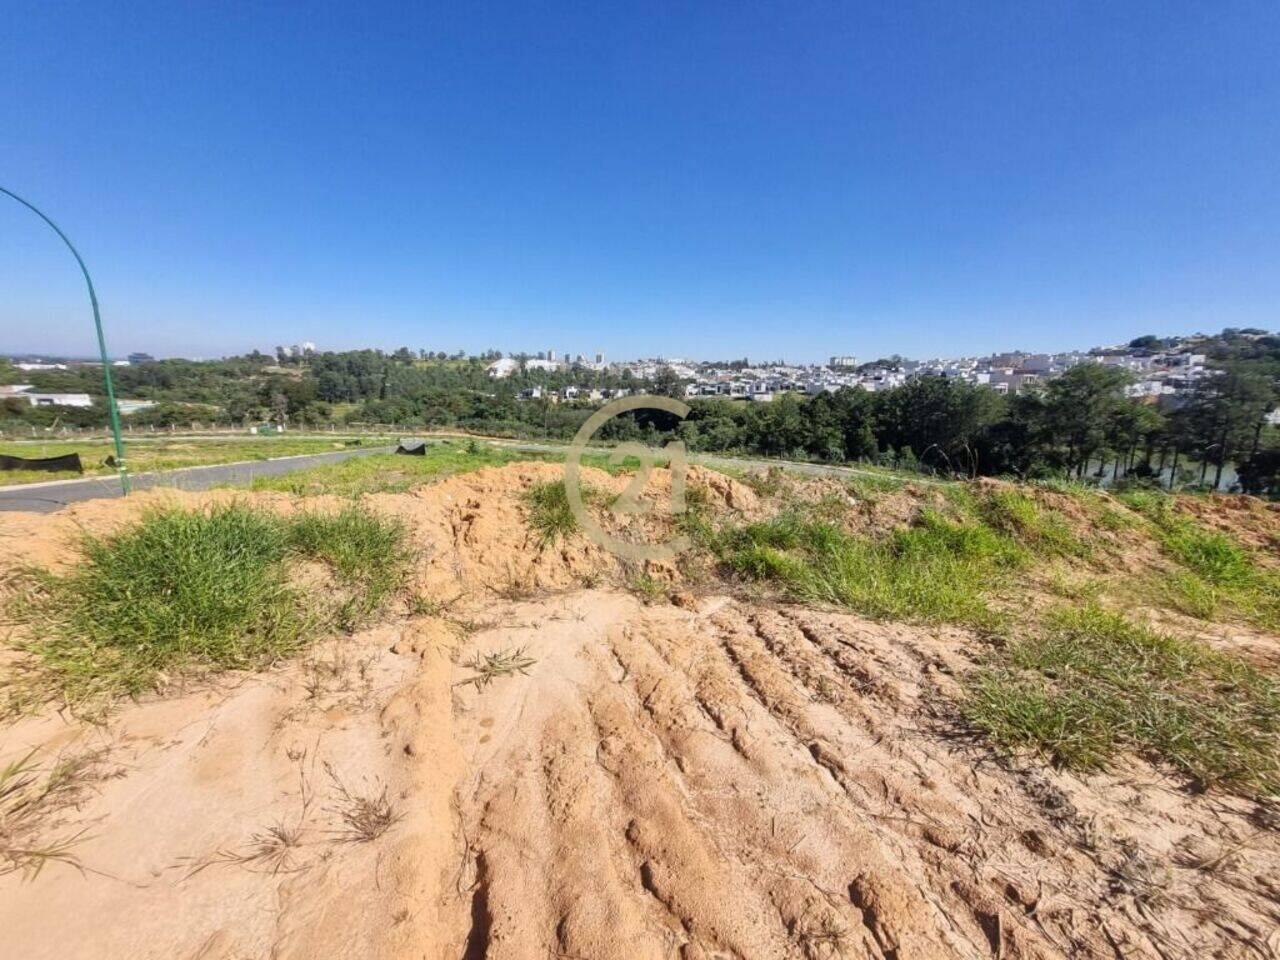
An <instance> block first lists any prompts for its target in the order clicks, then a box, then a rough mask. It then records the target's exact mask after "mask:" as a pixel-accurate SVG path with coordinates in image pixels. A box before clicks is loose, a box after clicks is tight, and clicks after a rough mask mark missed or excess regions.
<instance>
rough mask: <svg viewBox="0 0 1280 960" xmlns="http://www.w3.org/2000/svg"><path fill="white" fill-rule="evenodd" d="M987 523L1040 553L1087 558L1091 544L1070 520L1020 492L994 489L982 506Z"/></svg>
mask: <svg viewBox="0 0 1280 960" xmlns="http://www.w3.org/2000/svg"><path fill="white" fill-rule="evenodd" d="M978 511H979V514H980V515H981V517H982V519H983V521H984V522H985V523H987V524H988V525H989V526H991V527H992V528H994V529H995V530H997V531H999V532H1000V533H1002V534H1004V535H1006V536H1009V537H1012V538H1014V539H1016V540H1017V541H1018V542H1019V543H1023V544H1025V545H1027V546H1028V547H1030V548H1031V549H1032V550H1034V551H1036V552H1038V553H1048V554H1055V555H1058V556H1069V557H1087V556H1089V554H1090V552H1091V550H1090V547H1089V544H1088V543H1086V542H1085V541H1084V540H1082V539H1080V538H1079V537H1078V536H1076V535H1075V534H1074V533H1073V532H1072V531H1071V528H1070V527H1069V526H1068V525H1067V523H1066V521H1065V520H1064V519H1063V518H1062V517H1061V516H1060V515H1058V514H1056V513H1054V512H1052V511H1051V510H1047V509H1045V508H1044V507H1042V506H1041V505H1040V504H1039V503H1037V502H1036V501H1035V499H1034V498H1032V497H1030V496H1028V495H1027V494H1025V493H1023V492H1021V491H1019V490H993V491H991V492H990V493H989V494H987V496H986V497H985V498H984V500H983V501H982V503H981V504H980V505H979V506H978Z"/></svg>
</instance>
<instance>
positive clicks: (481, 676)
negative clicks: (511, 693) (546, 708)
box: [456, 647, 538, 690]
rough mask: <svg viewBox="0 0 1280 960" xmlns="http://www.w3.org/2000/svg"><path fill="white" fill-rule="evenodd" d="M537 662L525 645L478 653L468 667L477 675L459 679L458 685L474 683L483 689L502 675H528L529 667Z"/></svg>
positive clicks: (479, 688)
mask: <svg viewBox="0 0 1280 960" xmlns="http://www.w3.org/2000/svg"><path fill="white" fill-rule="evenodd" d="M537 662H538V661H537V660H534V659H533V658H532V657H527V656H525V653H524V647H517V648H516V649H515V650H499V651H498V652H497V653H489V654H483V655H482V654H479V653H477V654H476V655H475V656H474V657H472V658H471V660H470V661H469V662H468V663H467V667H468V668H469V669H470V670H471V671H472V672H473V673H474V674H475V675H474V676H471V677H467V679H465V680H460V681H458V683H457V684H456V685H457V686H460V687H461V686H466V685H467V684H474V685H475V687H476V689H477V690H483V689H484V688H485V687H487V686H488V685H489V684H490V683H492V682H493V681H494V680H497V679H499V678H501V677H514V676H516V675H517V674H519V675H520V676H525V677H527V676H528V675H529V668H530V667H532V666H533V665H534V664H535V663H537Z"/></svg>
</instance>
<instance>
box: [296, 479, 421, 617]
mask: <svg viewBox="0 0 1280 960" xmlns="http://www.w3.org/2000/svg"><path fill="white" fill-rule="evenodd" d="M289 543H290V546H291V547H293V549H295V550H297V551H298V552H299V553H301V554H302V555H303V556H306V557H310V558H312V559H316V560H321V561H323V562H324V563H326V564H328V566H329V567H330V569H332V570H333V572H334V575H335V577H336V578H337V580H338V582H339V584H340V585H341V586H342V587H343V588H344V589H345V590H346V591H347V594H348V595H347V596H346V597H345V598H344V599H343V600H342V602H341V605H340V607H339V609H338V612H337V614H336V616H337V620H338V623H339V625H340V626H342V627H343V628H345V629H351V628H352V627H355V626H357V625H359V624H360V623H362V622H364V621H365V620H366V619H367V618H368V617H369V616H371V615H372V614H374V613H376V612H377V611H378V610H380V609H381V608H382V607H383V606H384V605H385V604H386V602H387V601H388V600H389V599H390V598H391V597H392V595H394V594H395V593H396V592H397V591H399V590H400V589H401V587H403V586H404V583H405V580H406V579H407V577H408V573H409V566H410V563H411V561H412V555H411V553H410V551H409V549H408V546H407V535H406V532H405V527H404V524H403V522H402V521H400V520H399V519H391V518H384V517H381V516H379V515H378V514H376V513H374V512H373V511H371V510H369V509H368V508H366V507H363V506H360V505H359V504H352V505H350V506H348V507H346V508H344V509H342V510H340V511H339V512H338V513H333V514H325V513H314V512H307V513H302V514H299V515H297V516H296V517H294V518H292V520H291V521H290V524H289Z"/></svg>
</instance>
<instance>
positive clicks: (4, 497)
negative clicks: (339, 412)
mask: <svg viewBox="0 0 1280 960" xmlns="http://www.w3.org/2000/svg"><path fill="white" fill-rule="evenodd" d="M394 449H395V447H360V448H358V449H353V450H335V451H334V452H333V453H311V454H304V455H303V456H299V457H280V458H278V459H275V460H252V461H246V462H243V463H218V464H211V465H210V466H207V467H182V468H180V469H177V470H165V471H162V472H159V473H136V474H132V475H131V476H130V478H129V479H130V481H131V482H132V485H133V489H134V490H148V489H151V488H152V487H170V488H172V489H176V490H208V489H209V488H210V487H225V486H236V487H240V486H247V485H248V484H250V483H251V482H253V480H254V478H255V477H274V476H277V475H279V474H282V473H292V472H293V471H294V470H306V469H307V468H308V467H319V466H323V465H324V464H326V463H337V462H338V461H340V460H346V459H347V458H348V457H367V456H369V455H370V454H373V453H390V452H391V451H392V450H394ZM118 496H120V481H119V480H118V479H116V478H115V477H85V478H84V479H81V480H51V481H49V482H47V483H24V484H20V485H18V486H12V487H0V510H25V511H27V512H29V513H52V512H53V511H54V510H58V509H60V508H61V507H64V506H66V505H67V504H68V503H75V502H77V501H80V500H97V499H100V498H102V497H118Z"/></svg>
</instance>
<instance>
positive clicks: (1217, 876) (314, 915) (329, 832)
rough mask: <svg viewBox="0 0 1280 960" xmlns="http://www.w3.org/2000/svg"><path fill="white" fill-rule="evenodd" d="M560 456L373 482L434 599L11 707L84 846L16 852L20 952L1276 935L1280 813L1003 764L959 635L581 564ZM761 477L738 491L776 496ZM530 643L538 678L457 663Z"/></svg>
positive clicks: (1134, 942) (14, 896) (31, 536)
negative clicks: (558, 531) (553, 498)
mask: <svg viewBox="0 0 1280 960" xmlns="http://www.w3.org/2000/svg"><path fill="white" fill-rule="evenodd" d="M547 470H554V468H551V467H547V466H546V465H521V466H519V467H508V468H504V469H502V470H494V471H484V472H482V473H480V474H477V475H471V476H469V477H457V478H453V479H451V480H448V481H444V482H442V483H440V484H437V485H435V486H433V487H430V488H425V489H423V490H422V491H420V492H419V493H418V494H416V495H397V497H395V498H391V497H387V498H382V499H378V498H374V499H375V502H377V503H378V504H379V506H380V507H382V508H384V509H394V510H395V511H396V512H398V513H400V514H401V515H403V516H406V517H407V518H408V519H409V521H410V522H411V523H412V525H413V529H414V530H415V535H416V536H417V537H418V539H419V542H420V544H421V545H422V547H423V551H424V552H423V559H422V564H421V572H420V574H419V580H420V585H421V586H422V587H423V588H424V589H429V590H431V591H433V592H434V594H435V595H440V596H444V595H450V596H451V595H454V594H456V595H458V596H459V599H458V600H456V601H455V603H454V605H453V606H452V607H450V608H449V609H448V610H446V611H443V612H442V613H441V615H440V616H418V617H406V616H400V617H396V618H392V620H391V621H390V622H388V623H387V624H385V625H383V626H379V627H377V628H376V629H373V630H369V631H366V632H363V633H361V634H358V635H356V636H354V637H348V638H344V639H340V640H335V641H331V642H328V643H325V644H322V645H320V646H319V647H317V648H316V649H315V650H314V651H313V652H312V653H311V654H309V655H308V656H307V657H305V658H303V659H301V660H299V661H298V662H295V663H292V664H288V665H285V666H282V667H281V668H279V669H277V670H274V671H271V672H269V673H266V674H260V675H256V676H234V677H226V678H223V679H222V680H221V681H219V682H217V683H216V684H208V683H204V684H202V685H200V686H198V687H195V688H192V689H189V690H188V691H187V692H185V693H181V694H178V695H173V696H169V697H167V698H164V699H154V700H150V701H148V702H142V703H137V704H129V705H127V706H124V707H122V708H121V709H120V710H119V711H118V712H117V713H116V714H115V715H114V716H113V717H112V718H111V720H110V721H109V723H107V724H106V725H104V726H92V725H88V724H84V723H80V722H78V721H75V720H74V719H72V718H69V717H65V716H62V715H59V714H56V713H46V714H43V715H40V716H34V717H28V718H25V719H22V720H20V721H17V722H16V723H12V724H10V725H8V726H7V727H5V728H3V729H0V763H2V762H5V761H7V760H9V759H11V758H13V757H15V756H21V755H24V754H25V753H26V752H27V751H28V750H30V749H31V748H33V747H38V748H40V750H41V753H40V754H39V756H41V757H44V758H48V759H49V760H50V761H51V760H52V758H54V757H62V758H63V759H69V758H81V760H82V763H81V764H80V765H79V766H78V768H77V769H78V778H79V784H78V787H77V789H76V790H75V791H73V792H71V793H69V794H68V796H67V800H66V802H65V804H64V805H63V806H62V808H61V809H60V810H59V811H58V813H57V815H56V817H54V818H53V819H51V821H50V823H48V824H47V825H46V830H47V833H48V835H49V836H50V837H56V836H60V835H68V834H70V833H74V832H75V831H78V830H84V831H85V834H84V836H83V837H82V838H81V840H80V842H79V843H78V844H77V846H76V848H75V850H76V854H77V856H78V857H79V859H80V861H81V864H82V866H83V869H82V870H81V871H77V870H76V869H74V868H72V867H69V866H65V865H59V864H52V865H49V866H48V867H46V869H45V870H44V871H43V872H42V873H41V874H40V875H39V876H38V877H37V878H36V879H35V880H31V881H25V882H24V881H23V879H22V878H21V877H20V876H19V875H17V874H11V875H8V876H4V877H0V931H3V935H2V936H0V943H2V944H3V953H4V955H5V956H13V957H20V958H24V960H26V958H31V960H36V958H51V960H52V958H57V960H79V958H86V960H88V958H94V960H113V958H121V960H124V958H129V960H145V958H152V957H154V958H161V957H163V958H166V960H169V958H202V960H233V958H235V960H241V958H255V960H256V958H267V957H270V958H299V960H301V958H317V957H323V958H345V957H351V958H357V957H358V958H362V960H363V958H413V960H419V958H421V960H437V958H464V960H474V958H481V957H490V958H520V960H524V958H547V957H560V958H591V960H597V958H620V960H621V958H626V960H645V958H655V960H656V958H663V960H665V958H680V960H694V958H752V960H754V958H809V960H813V958H834V957H848V958H855V957H858V958H860V957H870V958H884V960H908V958H917V957H975V958H990V957H1011V958H1014V957H1019V958H1020V957H1027V958H1038V957H1108V958H1116V957H1119V958H1146V957H1150V958H1171V957H1188V958H1190V957H1196V958H1200V957H1232V958H1234V957H1241V958H1244V957H1254V958H1256V957H1269V956H1277V955H1280V932H1277V931H1280V879H1277V878H1280V832H1278V828H1280V815H1278V814H1277V812H1276V810H1275V809H1274V808H1270V807H1264V806H1260V805H1258V804H1255V803H1252V802H1249V801H1246V800H1242V799H1238V798H1234V797H1231V796H1228V795H1224V794H1219V793H1210V794H1204V795H1193V794H1191V793H1188V792H1187V791H1186V790H1185V789H1183V788H1182V786H1181V785H1180V784H1179V783H1178V782H1176V781H1174V780H1172V779H1170V778H1169V777H1167V776H1165V775H1164V774H1162V773H1161V772H1160V771H1158V770H1155V769H1153V768H1151V767H1149V766H1148V765H1146V764H1144V763H1141V762H1139V761H1136V760H1134V761H1132V762H1131V763H1128V764H1126V765H1125V766H1124V768H1123V769H1122V770H1120V771H1118V772H1115V773H1113V774H1109V775H1097V776H1089V777H1087V778H1078V777H1074V776H1069V775H1066V774H1062V773H1059V772H1055V771H1053V770H1049V769H1046V768H1044V767H1043V766H1042V765H1040V764H1038V763H1035V762H1033V761H1027V762H1026V763H1025V764H1024V763H1014V762H998V761H997V760H996V759H995V758H994V757H993V755H992V754H991V753H990V751H989V750H987V749H986V748H985V747H984V746H982V745H981V744H979V743H975V742H971V741H970V740H968V739H967V738H965V737H964V736H962V735H961V731H960V729H959V727H958V725H957V723H956V722H955V718H954V716H953V715H952V713H951V708H950V707H949V706H948V704H950V703H951V702H953V699H954V695H955V693H956V688H957V680H956V677H957V676H958V675H959V674H960V673H962V672H963V671H964V670H965V669H966V668H967V667H968V666H969V665H970V664H971V663H972V662H973V661H974V660H975V659H976V658H977V657H979V656H980V655H981V652H982V648H981V644H980V642H979V641H978V640H976V639H975V638H973V637H972V636H970V635H969V634H967V633H966V632H964V631H961V630H957V629H951V628H923V627H907V626H899V625H886V624H877V623H872V622H869V621H866V620H864V619H862V618H859V617H856V616H852V615H848V614H842V613H826V612H816V611H813V610H808V609H802V608H799V607H792V606H778V605H772V604H768V603H765V602H761V601H758V600H752V599H749V598H743V597H731V596H727V595H721V594H718V593H715V592H709V593H705V594H703V595H700V596H697V597H694V596H692V595H689V594H684V593H682V594H680V595H679V596H678V597H677V599H678V600H679V603H678V604H668V603H665V602H659V603H653V604H647V605H646V604H643V603H641V602H640V601H639V600H637V599H636V598H635V597H633V596H631V595H630V594H627V593H624V592H621V591H619V590H617V589H613V588H609V587H606V586H598V587H586V586H583V583H584V579H590V578H591V577H593V576H594V575H595V573H596V572H597V569H598V567H599V566H600V565H601V564H603V563H604V562H605V560H604V558H602V557H598V556H596V555H595V554H594V553H593V552H592V551H593V549H594V548H588V547H585V546H583V545H582V544H580V543H575V544H574V545H573V546H572V547H567V548H566V547H560V548H550V549H547V550H543V551H539V550H538V549H537V547H536V544H534V543H532V542H531V541H530V540H529V539H528V534H527V533H526V532H525V530H524V528H523V525H522V524H521V523H518V522H516V523H512V522H511V521H512V520H513V519H514V520H518V519H519V517H518V511H519V509H520V508H519V498H518V493H519V491H520V490H522V489H524V488H526V487H527V486H528V485H529V484H530V483H533V482H537V480H538V479H539V478H541V477H542V476H543V474H544V473H545V472H546V471H547ZM593 479H594V481H595V482H599V483H601V484H605V483H607V482H609V481H608V479H607V478H604V477H603V475H601V476H600V477H596V478H593ZM739 486H740V485H733V486H732V487H726V490H727V492H722V493H719V494H717V497H718V498H719V502H720V503H721V505H722V506H723V507H724V508H725V509H733V508H734V506H733V505H732V504H730V502H729V501H730V499H731V498H736V499H737V501H738V502H737V507H736V508H737V509H741V510H750V509H754V507H753V501H752V500H751V498H750V496H749V494H750V491H748V490H744V489H738V487H739ZM170 496H172V495H170ZM184 496H185V497H187V498H189V499H190V500H191V501H192V502H207V501H208V500H209V499H210V498H211V497H213V496H217V495H211V494H203V495H194V496H193V495H184ZM271 502H273V503H276V504H277V505H278V506H279V507H280V508H281V509H291V508H292V506H293V505H292V502H291V501H289V500H288V498H279V499H275V500H272V501H271ZM141 505H142V503H141V502H135V503H133V504H132V505H129V506H125V505H123V504H118V503H116V502H111V501H106V502H102V503H100V504H85V505H82V506H80V507H77V508H73V510H70V511H64V512H63V513H60V514H57V515H53V516H48V517H41V518H28V517H23V516H21V515H10V517H7V518H4V521H3V523H4V526H3V529H2V530H0V537H12V538H13V539H11V540H4V539H0V544H8V543H21V544H22V545H23V554H24V555H25V557H26V558H27V559H30V558H32V557H38V558H39V559H40V561H41V562H49V561H51V560H55V559H57V553H58V551H57V550H55V549H54V548H53V547H52V546H49V545H50V544H52V543H54V542H55V541H56V540H57V539H58V537H65V536H67V535H73V534H74V531H75V529H76V527H77V525H85V526H90V527H94V528H96V529H106V528H109V527H110V526H112V525H113V524H118V523H120V522H122V521H123V520H125V519H127V518H128V517H129V516H131V515H134V514H133V512H134V511H136V510H137V509H139V508H140V506H141ZM4 554H5V557H7V558H8V561H9V562H10V563H12V562H15V560H14V558H15V556H16V554H15V553H13V552H10V551H9V550H8V547H7V546H6V547H4ZM513 565H518V567H513ZM3 567H4V563H3V562H0V573H2V572H3ZM512 570H515V572H516V573H517V574H518V575H519V576H520V577H527V578H531V581H532V583H533V584H534V585H535V586H536V587H537V588H538V590H539V592H538V594H537V595H536V596H534V597H527V598H516V597H514V595H513V594H512V591H511V589H510V584H509V581H508V575H509V573H510V572H511V571H512ZM515 649H523V651H524V654H525V655H526V656H527V657H529V658H531V659H532V660H533V661H534V662H533V663H532V665H531V666H530V667H529V668H528V672H527V675H519V674H517V675H515V676H511V677H501V678H497V679H494V680H493V681H492V682H491V683H488V684H487V685H478V684H476V683H474V682H469V681H470V680H472V679H473V678H474V677H475V673H474V671H473V670H471V669H470V668H469V666H468V664H469V662H470V661H471V659H472V658H473V657H474V656H476V655H478V654H489V653H496V652H501V651H511V650H515ZM380 799H385V802H386V810H385V812H386V814H387V816H386V817H384V818H382V819H381V820H380V821H379V823H380V824H381V828H380V829H378V830H376V831H370V830H367V829H363V826H362V825H363V824H364V821H362V820H361V819H360V817H359V814H360V813H361V812H362V811H367V810H368V809H370V808H371V807H375V808H376V807H377V805H378V801H379V800H380ZM353 823H354V825H353ZM273 829H274V830H276V832H277V839H275V840H272V839H271V838H272V833H271V831H272V830H273ZM280 834H282V835H284V836H285V837H287V838H288V842H287V843H281V842H280V841H279V840H278V835H280Z"/></svg>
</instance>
